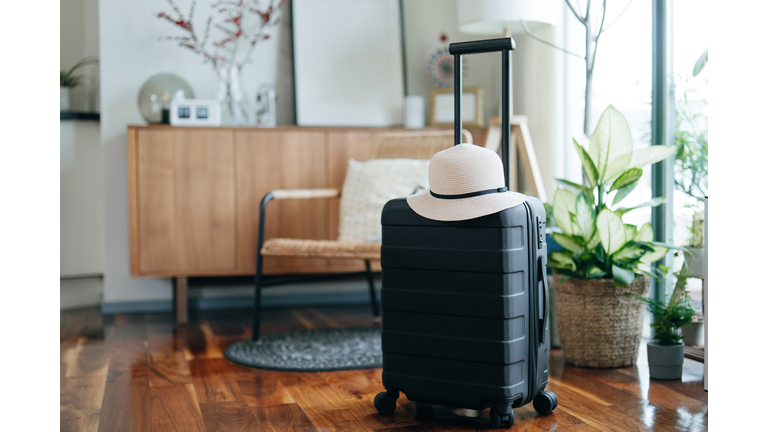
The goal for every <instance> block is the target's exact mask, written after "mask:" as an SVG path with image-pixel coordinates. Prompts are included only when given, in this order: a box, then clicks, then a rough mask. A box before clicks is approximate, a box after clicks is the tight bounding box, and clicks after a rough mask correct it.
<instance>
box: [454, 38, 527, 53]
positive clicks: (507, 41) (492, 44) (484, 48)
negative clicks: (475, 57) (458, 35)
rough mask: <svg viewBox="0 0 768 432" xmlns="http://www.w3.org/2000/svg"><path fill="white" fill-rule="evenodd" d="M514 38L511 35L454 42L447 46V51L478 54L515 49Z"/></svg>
mask: <svg viewBox="0 0 768 432" xmlns="http://www.w3.org/2000/svg"><path fill="white" fill-rule="evenodd" d="M515 48H516V47H515V40H514V39H512V38H511V37H505V38H498V39H486V40H479V41H469V42H456V43H452V44H450V45H449V46H448V52H449V53H451V54H454V55H456V54H480V53H489V52H496V51H502V50H513V49H515Z"/></svg>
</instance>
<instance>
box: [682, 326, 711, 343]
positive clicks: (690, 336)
mask: <svg viewBox="0 0 768 432" xmlns="http://www.w3.org/2000/svg"><path fill="white" fill-rule="evenodd" d="M681 330H682V331H683V342H685V344H686V345H688V346H699V347H703V346H704V343H705V342H704V321H698V322H694V323H692V324H691V326H690V327H683V328H682V329H681Z"/></svg>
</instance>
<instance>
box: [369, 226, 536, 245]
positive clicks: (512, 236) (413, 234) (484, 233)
mask: <svg viewBox="0 0 768 432" xmlns="http://www.w3.org/2000/svg"><path fill="white" fill-rule="evenodd" d="M396 230H397V235H391V234H389V235H388V232H387V231H385V232H384V233H383V236H382V242H383V243H384V244H386V245H387V246H395V247H397V246H404V247H412V246H413V245H429V247H431V248H438V249H473V250H507V249H522V248H523V247H524V244H525V243H524V241H525V239H524V235H523V234H524V231H523V227H522V226H521V225H520V226H514V227H509V228H499V227H491V228H473V227H466V228H457V227H429V229H424V227H423V226H397V228H396ZM391 232H392V231H389V233H391Z"/></svg>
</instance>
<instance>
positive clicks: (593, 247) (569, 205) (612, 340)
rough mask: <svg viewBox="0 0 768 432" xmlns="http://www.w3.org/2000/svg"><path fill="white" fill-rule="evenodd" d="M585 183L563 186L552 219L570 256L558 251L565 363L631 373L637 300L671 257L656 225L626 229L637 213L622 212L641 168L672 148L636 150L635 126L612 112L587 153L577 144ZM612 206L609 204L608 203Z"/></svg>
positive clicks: (639, 316)
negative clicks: (662, 261) (656, 236)
mask: <svg viewBox="0 0 768 432" xmlns="http://www.w3.org/2000/svg"><path fill="white" fill-rule="evenodd" d="M574 147H575V148H576V152H577V153H578V155H579V157H580V158H581V163H582V167H583V170H584V177H585V184H577V183H573V182H570V181H567V180H562V179H558V180H557V181H558V183H559V185H560V188H559V189H558V190H557V191H556V192H555V198H554V202H553V204H552V215H553V218H554V221H555V223H556V224H557V227H558V228H559V230H560V231H561V232H559V233H558V232H555V233H552V238H553V239H554V240H555V241H556V242H557V243H559V244H560V245H561V246H563V248H564V250H560V251H553V252H551V253H550V254H549V256H548V265H549V266H550V267H552V268H553V278H552V279H553V283H552V285H553V287H554V290H555V293H556V297H557V298H556V302H557V312H556V313H557V326H558V333H559V336H560V343H561V346H562V350H563V356H564V357H565V361H566V362H567V363H569V364H573V365H576V366H586V367H603V368H608V367H628V366H631V365H633V364H634V363H635V362H636V361H637V354H638V349H639V347H640V338H641V336H642V325H643V303H642V302H641V301H639V300H638V299H637V298H636V296H637V295H639V296H646V295H647V294H648V292H649V290H650V278H649V276H660V275H661V274H663V271H662V270H660V269H655V270H654V269H653V268H652V267H650V263H653V262H655V261H657V260H659V259H660V258H661V257H663V256H664V255H665V254H666V253H667V252H668V250H669V247H670V246H668V245H665V244H662V243H657V242H654V241H653V229H652V228H651V225H650V224H645V225H643V226H642V227H639V228H638V227H637V226H635V225H630V224H624V223H623V222H622V217H623V215H624V214H626V213H627V212H630V211H632V210H634V209H636V208H639V207H647V206H655V205H659V204H661V203H662V202H663V201H664V198H663V197H661V198H655V199H653V200H651V201H649V202H647V203H644V204H641V205H639V206H634V207H618V206H617V205H618V204H619V203H620V202H621V201H622V200H623V199H624V198H625V197H626V196H627V195H628V194H629V193H630V192H631V191H632V190H633V189H634V188H635V186H637V184H638V181H639V180H640V177H641V176H642V174H643V170H642V167H644V166H645V165H648V164H652V163H655V162H658V161H660V160H663V159H666V158H667V157H669V156H671V155H673V154H674V151H675V149H674V148H673V147H666V146H651V147H649V148H646V149H642V150H637V151H634V150H633V147H632V137H631V134H630V131H629V125H628V124H627V121H626V119H625V118H624V116H623V115H621V113H620V112H619V111H618V110H616V109H615V108H614V107H613V106H609V107H608V108H607V109H606V110H605V111H604V112H603V114H602V116H601V117H600V121H599V122H598V124H597V127H596V129H595V132H594V133H593V134H592V137H591V138H590V143H589V151H587V150H585V149H584V148H583V147H582V146H580V145H579V144H578V143H577V142H576V140H574ZM609 203H610V204H609Z"/></svg>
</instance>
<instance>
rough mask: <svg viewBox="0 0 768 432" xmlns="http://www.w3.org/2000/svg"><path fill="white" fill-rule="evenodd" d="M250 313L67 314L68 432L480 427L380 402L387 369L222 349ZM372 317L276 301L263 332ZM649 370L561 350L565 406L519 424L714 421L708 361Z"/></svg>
mask: <svg viewBox="0 0 768 432" xmlns="http://www.w3.org/2000/svg"><path fill="white" fill-rule="evenodd" d="M250 318H251V316H250V313H248V312H246V311H211V312H205V313H197V314H196V313H192V314H191V315H190V325H189V326H188V327H186V328H177V327H175V326H174V324H173V316H172V315H170V314H149V315H115V316H102V315H101V313H100V312H99V310H98V309H97V308H92V309H81V310H75V311H66V312H62V314H61V378H60V380H61V382H60V387H61V430H63V431H64V430H66V431H70V430H72V431H154V432H157V431H251V430H253V431H256V430H267V431H285V430H303V431H315V430H318V431H320V430H329V431H330V430H332V431H336V430H368V431H370V430H376V431H379V432H395V431H403V432H406V431H438V430H451V431H475V430H488V429H491V427H490V420H489V413H488V410H484V411H480V412H478V411H473V410H464V409H453V408H447V407H441V406H433V405H426V404H417V403H413V402H409V401H408V400H406V399H405V397H404V396H401V398H400V399H399V400H398V403H399V406H398V408H397V411H396V412H395V415H393V416H391V417H382V416H380V415H379V414H378V413H377V412H376V410H375V408H374V407H373V398H374V396H375V395H376V394H377V393H378V392H380V391H382V387H381V369H369V370H359V371H342V372H317V373H295V372H277V371H267V370H260V369H253V368H246V367H241V366H238V365H235V364H234V363H231V362H230V361H228V360H226V359H224V358H223V356H222V352H223V351H224V349H225V348H226V347H227V346H228V345H229V344H230V343H232V342H235V341H237V340H239V339H243V338H246V337H249V336H250V331H249V329H248V327H249V325H250ZM352 325H372V322H371V317H370V310H369V308H368V306H367V305H360V306H338V307H318V308H292V309H272V310H267V311H265V313H264V318H263V324H262V326H263V329H264V330H263V331H264V332H265V333H266V332H277V331H285V330H293V329H302V328H316V327H339V326H352ZM644 349H645V347H641V358H640V360H639V362H638V367H633V368H628V369H613V370H594V369H579V368H574V367H571V366H568V365H565V364H564V361H563V357H562V355H561V353H560V352H559V351H553V352H552V353H551V354H550V359H549V362H550V379H549V382H550V384H549V389H550V390H552V391H554V392H555V393H556V394H557V396H558V398H559V400H560V404H559V406H558V408H557V409H556V410H555V411H554V412H553V413H552V414H550V415H547V416H541V415H537V413H536V412H535V411H534V410H533V407H532V406H531V405H530V404H529V405H527V406H525V407H523V408H519V409H515V424H514V426H513V427H512V429H510V430H519V431H554V430H558V431H593V430H628V431H640V430H654V431H667V430H674V431H685V430H690V431H701V430H707V393H706V392H705V391H704V389H703V387H702V379H703V367H702V365H701V363H697V362H694V361H692V360H688V359H686V360H685V371H684V375H683V379H682V380H681V381H656V380H650V379H649V378H648V367H647V365H646V364H645V359H644V355H643V354H642V353H644Z"/></svg>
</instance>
